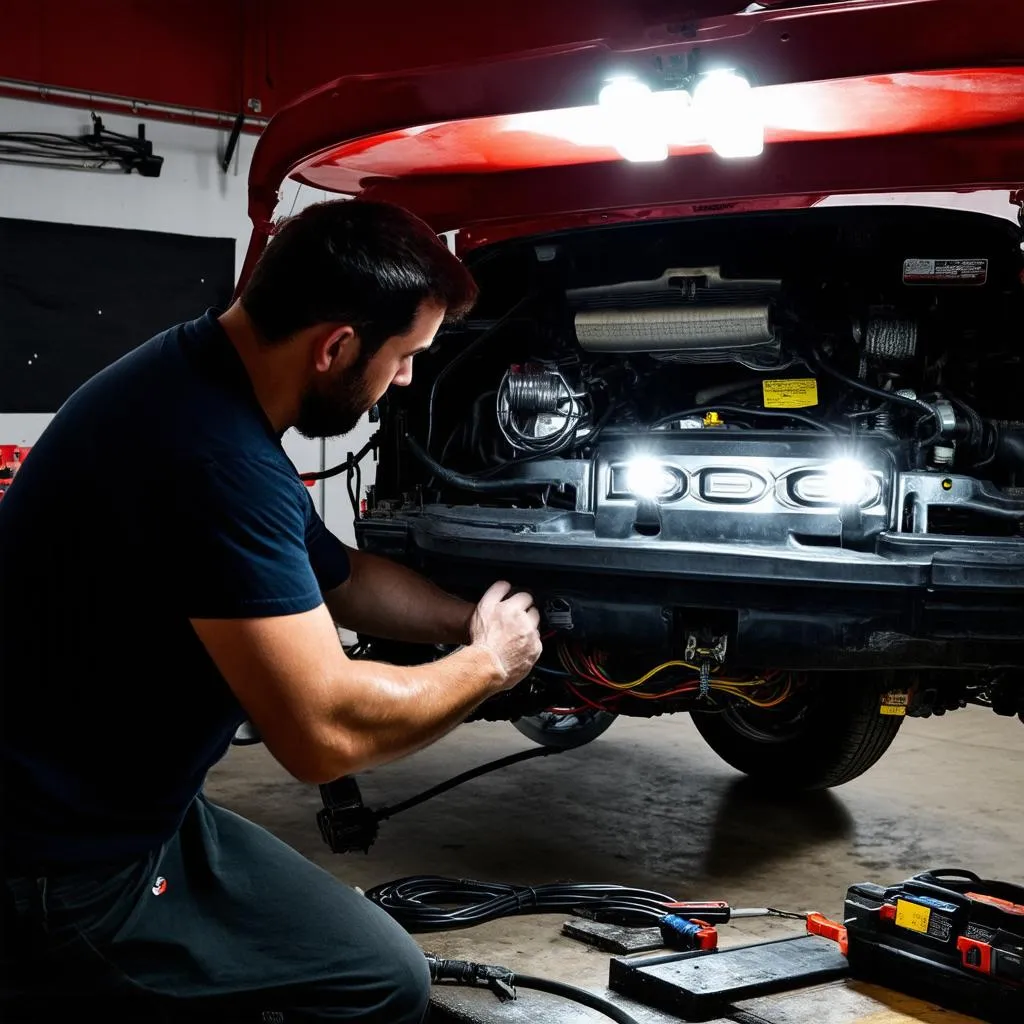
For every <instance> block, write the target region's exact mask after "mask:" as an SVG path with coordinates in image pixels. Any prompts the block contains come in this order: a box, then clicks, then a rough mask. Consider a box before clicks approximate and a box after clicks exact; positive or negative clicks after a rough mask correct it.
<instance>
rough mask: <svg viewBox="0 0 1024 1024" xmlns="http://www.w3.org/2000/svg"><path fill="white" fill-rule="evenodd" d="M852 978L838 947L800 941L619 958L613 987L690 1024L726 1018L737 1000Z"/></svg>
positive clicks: (816, 939)
mask: <svg viewBox="0 0 1024 1024" xmlns="http://www.w3.org/2000/svg"><path fill="white" fill-rule="evenodd" d="M848 972H849V965H848V963H847V961H846V958H845V957H844V956H843V955H842V953H840V952H839V950H838V948H837V947H836V945H835V943H834V942H831V941H830V940H828V939H826V938H822V937H821V936H818V935H797V936H794V937H792V938H788V939H778V940H776V941H774V942H761V943H757V944H756V945H751V946H736V947H734V948H732V949H727V950H720V951H717V952H716V951H714V950H708V951H704V950H696V951H693V952H689V953H663V954H660V955H655V956H640V957H630V958H629V959H625V958H622V957H613V958H612V961H611V965H610V967H609V978H608V987H609V988H611V989H612V991H614V992H618V993H620V994H621V995H624V996H628V997H629V998H630V999H635V1000H636V1001H637V1002H639V1003H643V1004H645V1005H646V1006H650V1007H653V1008H654V1009H656V1010H661V1011H663V1012H665V1013H671V1014H674V1015H676V1016H679V1017H683V1018H684V1019H686V1020H693V1021H701V1020H710V1019H711V1018H713V1017H719V1016H724V1015H725V1011H727V1010H728V1008H729V1007H730V1006H731V1005H732V1004H733V1003H734V1002H736V1001H737V1000H740V999H751V998H753V997H754V996H762V995H770V994H771V993H773V992H783V991H786V990H788V989H793V988H799V987H800V986H803V985H811V984H815V983H818V982H824V981H832V980H833V979H834V978H841V977H843V976H844V975H845V974H847V973H848Z"/></svg>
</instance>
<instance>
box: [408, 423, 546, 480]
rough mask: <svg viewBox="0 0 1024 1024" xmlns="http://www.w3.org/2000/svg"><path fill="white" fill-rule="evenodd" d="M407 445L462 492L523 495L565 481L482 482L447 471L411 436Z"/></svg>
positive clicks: (441, 476)
mask: <svg viewBox="0 0 1024 1024" xmlns="http://www.w3.org/2000/svg"><path fill="white" fill-rule="evenodd" d="M405 444H406V447H407V448H408V449H409V451H410V452H411V453H412V454H413V456H415V458H416V459H417V460H418V461H419V462H421V463H422V464H423V465H424V466H425V467H426V468H427V469H429V470H430V472H431V473H433V474H434V476H436V477H437V478H438V479H439V480H440V481H442V482H443V483H446V484H447V485H448V486H449V487H455V488H457V489H458V490H460V491H473V492H475V493H477V494H521V493H522V492H523V491H524V490H530V489H532V488H536V487H561V486H562V484H564V483H565V481H564V480H563V479H562V477H554V476H552V477H537V478H536V479H530V480H480V479H478V478H477V477H472V476H466V475H465V474H463V473H456V472H455V471H454V470H451V469H446V468H445V467H444V466H442V465H441V463H440V462H438V461H436V460H435V459H434V458H433V457H432V456H430V455H428V454H427V452H426V450H425V449H424V448H423V446H422V445H421V444H420V443H419V442H418V441H417V440H416V438H414V437H413V436H412V435H411V434H406V435H405Z"/></svg>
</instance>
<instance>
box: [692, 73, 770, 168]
mask: <svg viewBox="0 0 1024 1024" xmlns="http://www.w3.org/2000/svg"><path fill="white" fill-rule="evenodd" d="M693 110H694V113H695V114H696V115H697V117H698V118H699V119H700V121H701V122H702V124H703V127H704V134H705V137H706V138H707V140H708V145H710V146H711V148H712V149H713V150H714V151H715V152H716V153H717V154H718V155H719V156H722V157H728V158H734V157H750V156H759V155H760V154H761V152H762V151H763V150H764V118H763V117H762V116H761V111H760V107H759V100H758V97H757V96H756V94H755V93H754V90H753V88H752V87H751V85H750V82H749V81H748V80H747V79H746V78H744V77H743V75H739V74H737V73H736V72H735V71H729V70H724V69H723V70H719V71H711V72H708V74H706V75H703V76H702V77H701V78H700V80H699V81H698V82H697V86H696V88H695V89H694V90H693Z"/></svg>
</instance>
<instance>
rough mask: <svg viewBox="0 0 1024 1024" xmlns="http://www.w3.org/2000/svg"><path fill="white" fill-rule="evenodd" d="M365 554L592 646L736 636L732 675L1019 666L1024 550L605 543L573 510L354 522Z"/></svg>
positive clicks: (945, 542) (970, 545)
mask: <svg viewBox="0 0 1024 1024" xmlns="http://www.w3.org/2000/svg"><path fill="white" fill-rule="evenodd" d="M357 534H358V537H359V542H360V545H361V546H362V547H364V548H366V549H367V550H371V551H375V552H378V553H380V554H385V555H389V556H390V557H392V558H396V559H398V560H400V561H404V562H406V563H408V564H412V565H415V566H417V567H418V568H419V569H420V570H421V571H423V572H425V573H426V574H427V575H428V576H429V577H430V578H432V579H434V580H435V581H436V582H437V583H438V584H439V585H441V586H443V587H446V588H447V589H450V590H452V591H454V592H457V593H462V594H464V595H465V596H467V597H469V598H472V597H474V596H476V595H479V594H480V593H481V592H482V591H483V590H484V589H485V588H486V587H487V586H488V585H489V584H490V583H492V582H493V581H494V580H495V579H499V578H505V579H509V580H511V581H512V582H513V584H515V585H517V586H521V587H523V588H528V589H530V590H531V591H532V592H533V593H534V595H535V596H536V598H537V601H538V606H539V607H541V609H542V610H543V612H544V615H545V619H546V621H547V623H548V624H549V625H550V626H552V627H555V628H558V629H560V630H562V631H566V632H568V633H570V634H571V635H574V636H577V637H579V638H581V639H584V640H587V641H590V642H595V643H600V644H604V645H606V646H609V647H612V646H616V647H623V648H635V649H638V650H640V649H642V650H646V651H666V650H668V651H672V650H678V648H679V644H680V642H681V639H682V637H683V636H685V634H686V632H688V631H690V630H692V629H695V628H708V627H710V628H712V629H713V630H716V631H720V632H727V633H729V635H730V638H731V642H730V647H729V650H730V654H731V658H732V661H733V663H734V664H741V665H745V666H748V667H751V668H759V667H764V666H772V667H777V668H789V669H794V670H796V669H805V670H812V669H819V670H825V669H829V670H835V669H846V670H855V669H861V670H863V669H880V668H885V669H894V668H899V669H905V668H919V669H941V670H955V669H989V668H993V667H1024V542H1022V541H1018V540H999V539H990V538H983V539H979V538H961V537H931V536H925V535H912V534H899V533H891V532H883V533H881V534H879V535H878V536H877V537H876V538H875V540H874V550H873V551H870V552H866V551H850V550H844V549H840V548H835V547H827V548H821V547H818V546H815V545H814V544H801V543H798V542H795V541H792V540H791V541H790V542H789V543H788V544H785V545H757V544H752V543H746V544H737V543H736V542H728V543H707V542H702V543H695V542H685V541H670V540H664V539H662V538H660V537H641V536H633V537H629V538H628V539H618V538H601V537H598V536H596V535H595V533H594V531H593V528H592V524H591V523H589V522H581V521H580V517H579V516H578V515H577V514H576V513H572V512H562V513H559V512H552V511H549V510H521V509H482V508H475V507H456V508H450V507H446V506H426V507H424V508H423V509H422V510H420V511H418V512H415V513H407V514H402V515H399V516H395V517H392V518H372V517H371V518H368V519H363V520H361V521H360V522H359V523H358V524H357Z"/></svg>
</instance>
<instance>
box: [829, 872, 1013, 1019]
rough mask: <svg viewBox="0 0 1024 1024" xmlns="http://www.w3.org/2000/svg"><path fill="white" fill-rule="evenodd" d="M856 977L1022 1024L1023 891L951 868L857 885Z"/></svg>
mask: <svg viewBox="0 0 1024 1024" xmlns="http://www.w3.org/2000/svg"><path fill="white" fill-rule="evenodd" d="M843 917H844V924H845V925H846V933H847V943H848V947H849V958H850V968H851V971H852V973H853V974H854V975H855V976H856V977H859V978H862V979H864V980H865V981H873V982H877V983H879V984H883V985H886V986H888V987H889V988H894V989H897V990H899V991H902V992H907V993H908V994H910V995H917V996H921V997H924V998H927V999H930V1000H931V1001H932V1002H935V1003H938V1004H939V1005H941V1006H944V1007H947V1008H948V1009H953V1010H960V1011H962V1012H965V1013H970V1014H973V1015H974V1016H976V1017H981V1018H982V1019H984V1020H987V1021H992V1022H994V1024H1004V1022H1005V1024H1020V1022H1021V1021H1024V886H1019V885H1011V884H1009V883H1007V882H995V881H989V880H986V879H982V878H979V877H978V876H977V875H976V874H973V873H972V872H970V871H963V870H959V869H950V870H942V871H929V872H925V873H924V874H920V875H915V876H914V877H913V878H911V879H908V880H907V881H905V882H902V883H900V884H899V885H891V886H888V887H882V886H878V885H869V884H861V885H854V886H851V887H850V889H849V891H848V892H847V895H846V903H845V911H844V914H843Z"/></svg>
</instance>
